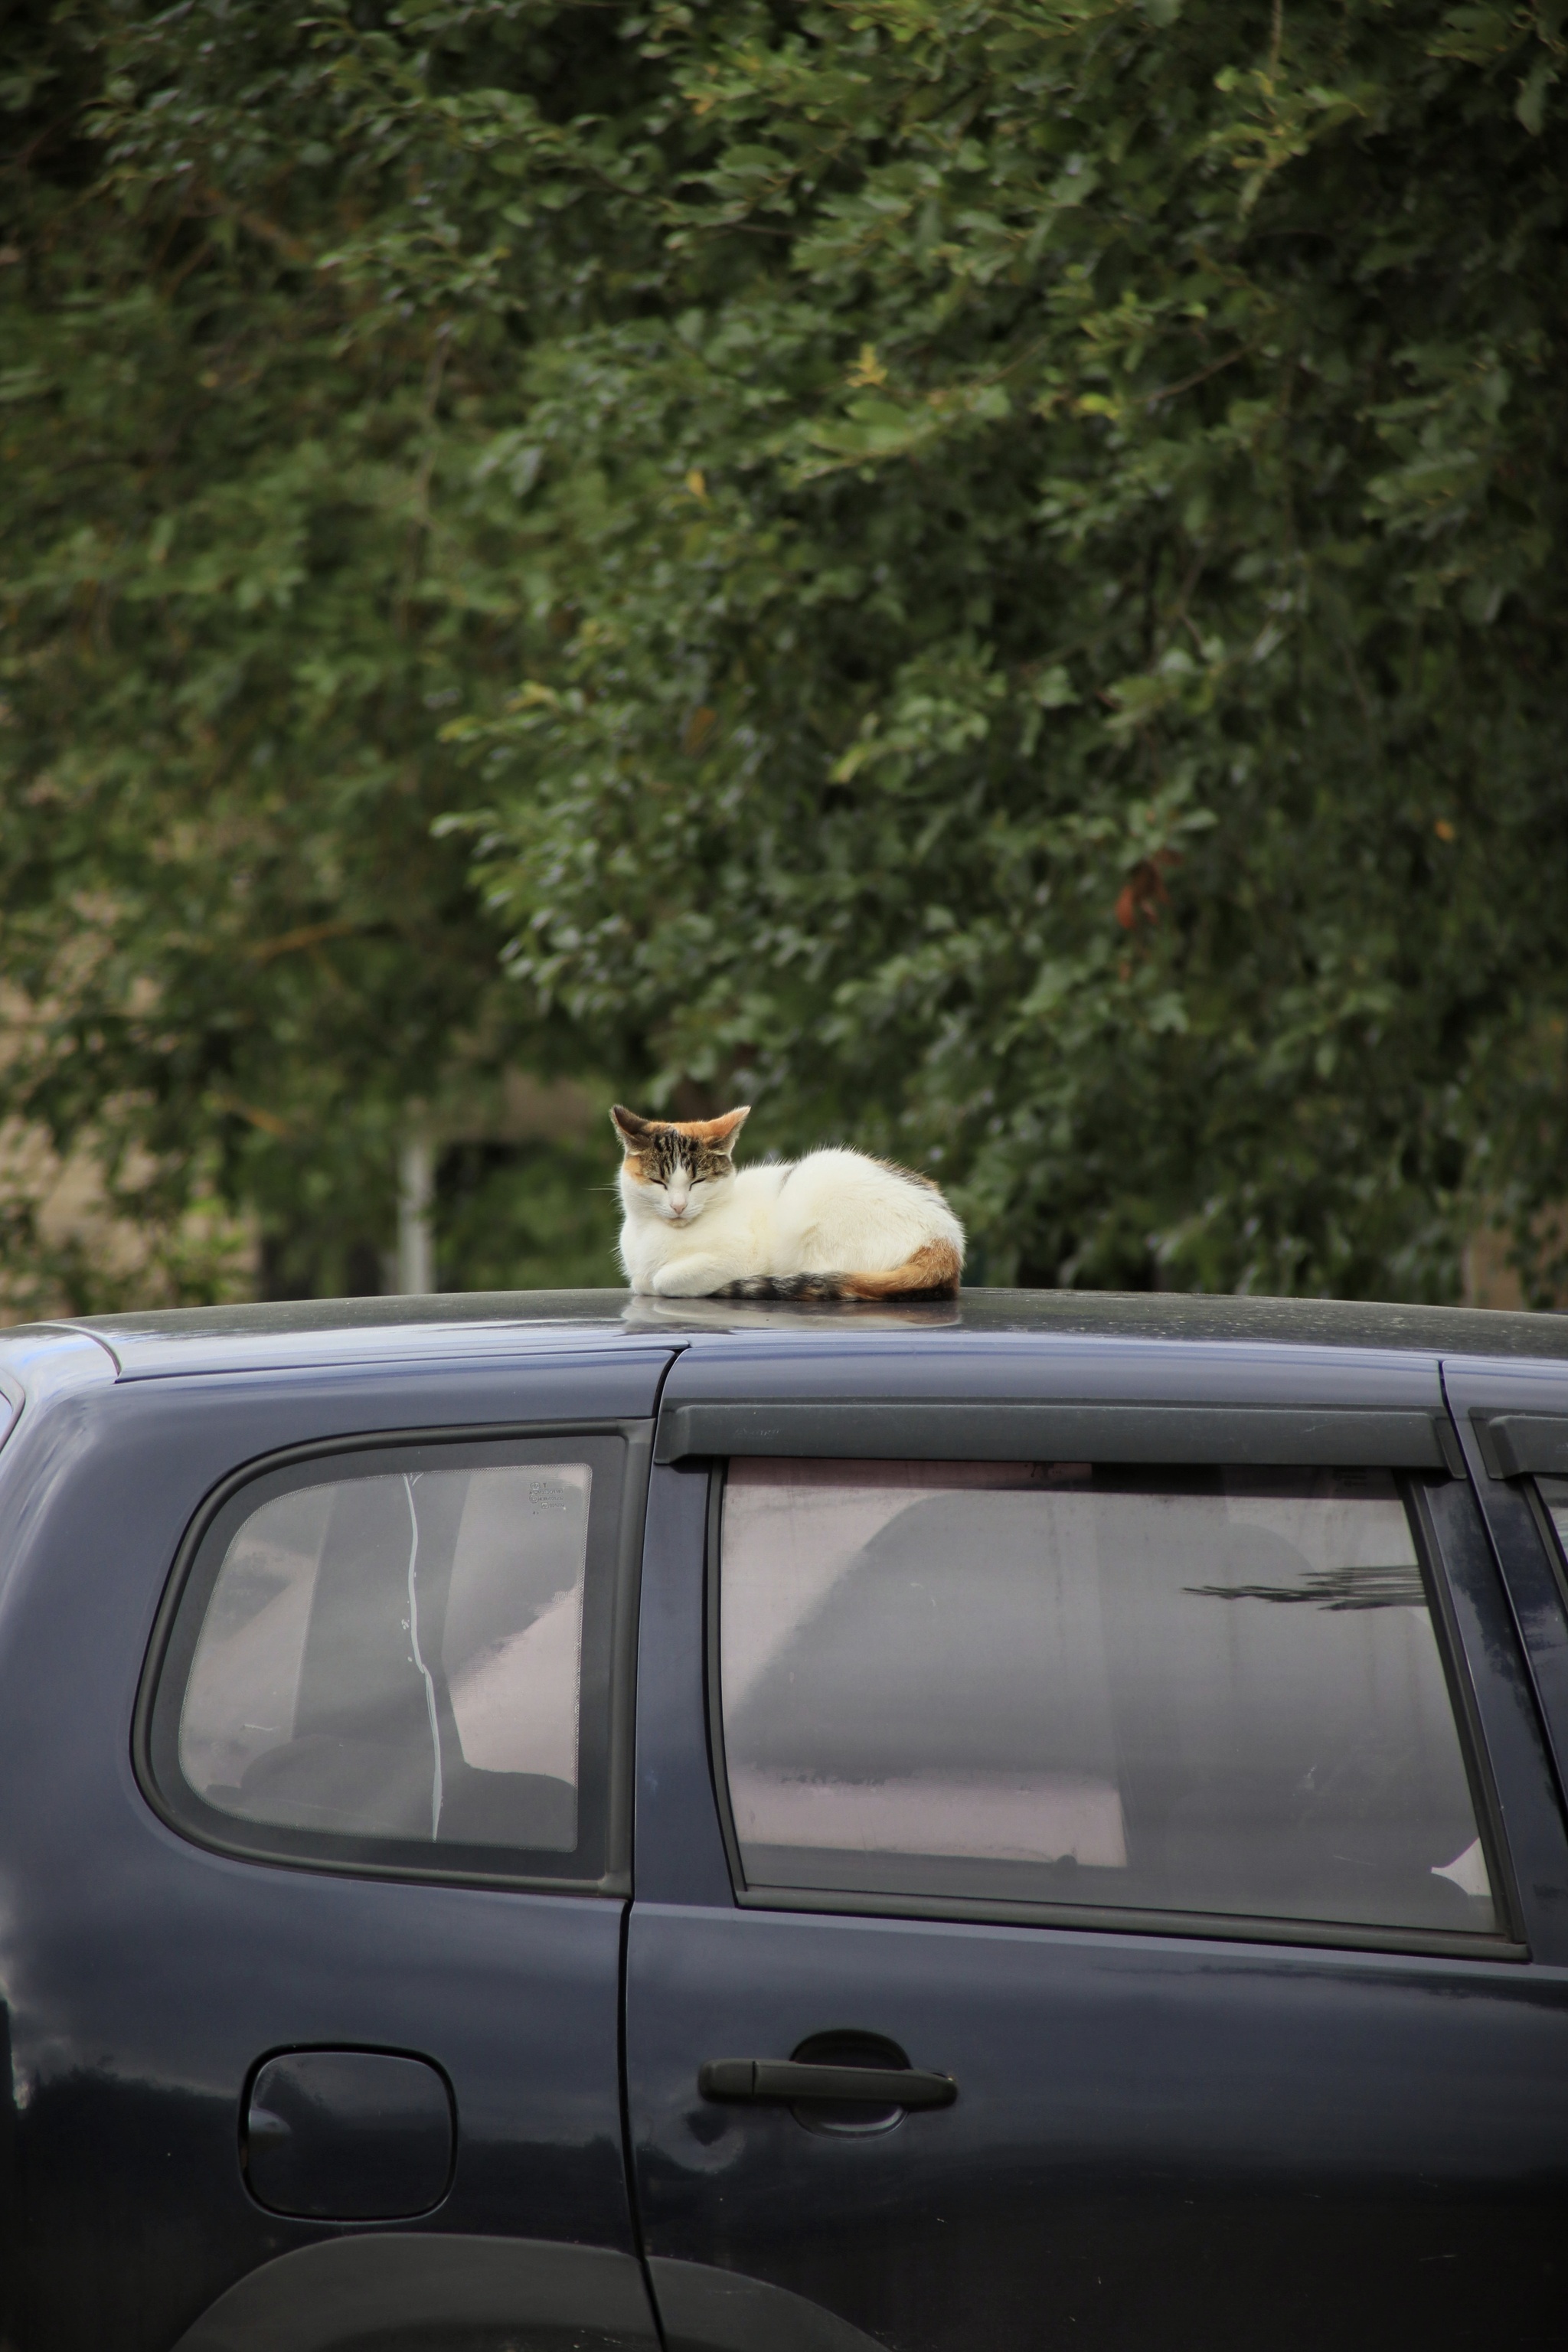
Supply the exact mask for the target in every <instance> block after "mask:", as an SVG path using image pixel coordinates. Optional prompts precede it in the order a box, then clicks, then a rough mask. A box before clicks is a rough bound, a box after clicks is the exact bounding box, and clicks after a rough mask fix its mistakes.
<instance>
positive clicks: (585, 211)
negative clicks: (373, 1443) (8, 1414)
mask: <svg viewBox="0 0 1568 2352" xmlns="http://www.w3.org/2000/svg"><path fill="white" fill-rule="evenodd" d="M1565 24H1568V19H1565V18H1564V16H1563V10H1562V7H1561V6H1560V5H1556V0H1552V5H1538V6H1537V5H1520V6H1517V7H1510V8H1508V9H1490V8H1486V7H1477V6H1466V7H1446V6H1444V5H1437V0H1396V5H1392V6H1391V5H1386V0H1289V5H1283V0H1259V5H1249V0H1225V5H1219V0H1186V5H1183V0H1140V5H1133V0H1016V5H984V0H963V5H959V4H958V0H856V4H855V5H835V0H819V5H764V4H763V0H710V5H705V6H701V7H695V6H685V5H648V6H643V7H637V6H628V7H625V8H621V7H616V6H613V5H536V0H403V5H371V0H351V4H350V5H344V4H343V0H317V5H313V6H312V7H311V8H310V9H309V10H306V9H304V8H302V7H296V6H293V5H287V0H265V5H263V0H188V5H182V6H179V7H176V8H173V9H164V8H161V7H157V6H153V5H146V6H143V5H137V0H20V5H12V6H10V7H9V8H8V9H7V10H6V11H5V16H4V33H3V37H0V113H3V122H0V130H3V134H4V150H5V163H4V173H3V178H0V501H3V507H0V512H3V519H4V530H3V533H0V796H3V816H4V824H3V828H0V891H3V899H0V1317H3V1318H5V1319H9V1320H13V1321H14V1320H17V1319H20V1318H25V1317H29V1316H34V1315H39V1314H49V1313H56V1312H62V1311H68V1310H69V1311H85V1310H91V1309H111V1308H117V1307H130V1306H136V1305H150V1304H180V1303H186V1302H196V1301H203V1300H220V1299H228V1298H238V1297H272V1298H284V1297H310V1296H327V1295H337V1294H342V1293H359V1294H363V1293H368V1292H373V1291H377V1290H395V1289H427V1288H432V1287H439V1288H451V1289H463V1288H477V1287H486V1288H488V1287H494V1286H513V1285H516V1286H525V1287H526V1286H558V1285H563V1284H575V1283H608V1282H614V1281H616V1279H617V1278H618V1277H617V1275H616V1268H615V1265H614V1260H613V1255H612V1252H613V1243H614V1235H615V1229H616V1202H615V1198H614V1194H613V1191H612V1189H611V1187H612V1185H613V1180H614V1174H615V1168H616V1150H615V1147H614V1142H613V1139H612V1137H611V1135H610V1131H609V1128H608V1125H607V1123H606V1120H605V1110H606V1108H607V1106H608V1103H609V1102H610V1100H611V1099H613V1098H616V1097H619V1098H621V1099H623V1100H627V1101H631V1102H633V1103H635V1104H636V1105H637V1106H638V1107H639V1108H643V1109H645V1110H662V1111H665V1112H668V1114H670V1115H673V1116H693V1115H702V1114H705V1113H708V1112H710V1111H712V1110H715V1109H719V1108H725V1107H727V1106H728V1105H729V1104H731V1103H732V1102H736V1101H751V1102H752V1103H754V1105H755V1106H756V1108H755V1112H754V1115H753V1118H752V1122H751V1124H750V1126H749V1128H748V1130H747V1143H748V1146H749V1147H750V1148H751V1149H752V1150H753V1151H762V1150H769V1149H774V1150H781V1151H786V1152H787V1151H790V1150H796V1149H799V1148H801V1147H803V1146H805V1145H808V1144H810V1143H812V1142H816V1141H822V1140H827V1139H837V1140H845V1141H851V1142H855V1143H858V1144H862V1145H864V1146H866V1147H867V1148H868V1149H871V1150H877V1151H880V1152H889V1153H891V1154H893V1155H894V1156H896V1157H897V1158H899V1159H900V1160H904V1161H906V1162H909V1163H910V1164H911V1165H914V1166H917V1167H921V1168H924V1169H926V1170H928V1171H930V1172H931V1174H932V1175H934V1176H936V1177H937V1178H938V1179H939V1180H940V1181H942V1183H943V1184H944V1186H946V1187H947V1188H948V1189H949V1190H950V1192H952V1197H953V1199H954V1202H955V1203H956V1205H957V1206H958V1207H959V1208H960V1210H961V1212H962V1213H963V1216H964V1218H965V1220H966V1222H967V1223H968V1225H969V1227H970V1230H971V1233H972V1235H973V1258H972V1262H971V1268H970V1272H971V1276H972V1278H973V1279H976V1280H979V1281H982V1282H993V1283H994V1282H1023V1283H1028V1284H1044V1285H1067V1286H1073V1285H1078V1286H1098V1287H1104V1286H1116V1287H1132V1288H1148V1287H1171V1288H1205V1289H1215V1290H1253V1291H1261V1292H1272V1293H1292V1292H1299V1293H1312V1294H1338V1295H1342V1296H1350V1297H1364V1296H1376V1297H1393V1298H1408V1299H1434V1300H1436V1299H1453V1298H1460V1297H1465V1298H1469V1299H1472V1300H1475V1301H1478V1302H1479V1303H1482V1304H1506V1303H1509V1302H1510V1301H1513V1302H1517V1301H1519V1300H1521V1299H1523V1300H1526V1301H1528V1302H1530V1303H1531V1304H1535V1305H1542V1306H1550V1305H1555V1304H1559V1303H1568V1214H1565V1213H1564V1208H1563V1203H1564V1202H1568V1093H1565V1085H1564V1081H1565V1077H1568V1067H1565V1055H1568V952H1565V950H1564V944H1563V940H1564V910H1565V908H1568V723H1565V722H1568V666H1565V661H1564V651H1563V648H1564V644H1565V637H1564V626H1565V623H1568V572H1565V555H1564V537H1563V492H1564V482H1565V478H1568V476H1565V464H1564V459H1565V436H1568V406H1565V404H1564V403H1563V396H1562V386H1563V382H1564V381H1565V380H1568V371H1565V364H1564V362H1565V359H1568V353H1565V352H1564V349H1563V344H1564V340H1565V337H1568V237H1565V236H1564V226H1565V222H1564V211H1565V206H1568V136H1565V132H1564V122H1565V120H1568V115H1565V106H1568V79H1564V76H1565V72H1568V31H1565V29H1564V28H1565Z"/></svg>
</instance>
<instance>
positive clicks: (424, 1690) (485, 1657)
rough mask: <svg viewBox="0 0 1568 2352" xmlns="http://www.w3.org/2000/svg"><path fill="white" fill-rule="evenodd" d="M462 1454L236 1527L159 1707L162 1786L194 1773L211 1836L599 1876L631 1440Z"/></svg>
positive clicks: (268, 1494)
mask: <svg viewBox="0 0 1568 2352" xmlns="http://www.w3.org/2000/svg"><path fill="white" fill-rule="evenodd" d="M453 1451H455V1450H454V1449H437V1448H426V1449H423V1450H422V1451H421V1452H420V1453H418V1454H407V1455H406V1456H397V1455H391V1454H380V1455H371V1456H368V1457H366V1456H363V1455H361V1456H358V1457H356V1458H355V1459H354V1460H353V1461H352V1462H342V1461H340V1462H339V1463H331V1462H330V1461H329V1462H325V1463H323V1462H321V1461H317V1462H315V1463H313V1464H311V1465H308V1466H307V1467H303V1468H301V1469H300V1470H299V1471H296V1472H294V1473H291V1474H290V1473H287V1472H285V1473H281V1474H273V1475H271V1476H269V1477H268V1478H264V1479H263V1480H261V1481H259V1482H258V1483H257V1484H256V1485H254V1486H252V1487H250V1488H248V1489H246V1490H242V1493H241V1496H239V1497H238V1498H237V1499H236V1500H235V1501H233V1502H231V1503H230V1504H229V1506H228V1507H227V1508H226V1511H225V1512H224V1513H223V1514H221V1515H220V1518H219V1521H218V1523H216V1525H215V1527H214V1528H213V1529H212V1530H211V1532H210V1534H209V1536H208V1538H207V1540H206V1542H205V1544H204V1546H203V1547H202V1550H201V1553H200V1555H199V1557H198V1561H197V1568H196V1572H195V1575H194V1576H193V1578H192V1580H191V1584H190V1587H189V1589H188V1591H187V1593H186V1596H185V1601H184V1606H183V1607H182V1609H181V1612H180V1620H179V1623H178V1625H177V1629H176V1630H177V1634H179V1633H183V1635H184V1642H183V1645H182V1643H181V1641H180V1640H179V1639H178V1638H177V1639H176V1641H175V1643H174V1644H173V1647H172V1653H171V1657H170V1660H169V1662H168V1664H167V1665H166V1667H165V1674H164V1683H163V1686H162V1687H161V1690H160V1699H159V1706H158V1710H157V1713H158V1715H159V1716H160V1717H161V1719H162V1746H163V1750H164V1755H165V1758H166V1759H167V1760H166V1761H165V1763H164V1765H163V1769H161V1770H160V1771H159V1772H158V1778H159V1780H160V1784H161V1785H163V1786H164V1787H165V1789H166V1787H167V1782H168V1780H169V1770H168V1765H169V1764H170V1763H172V1764H173V1766H174V1774H175V1776H176V1778H177V1782H178V1786H179V1789H180V1790H182V1791H183V1792H184V1795H185V1796H186V1797H187V1798H188V1799H190V1800H194V1801H195V1808H196V1811H197V1815H198V1819H199V1822H200V1825H201V1826H202V1827H205V1828H207V1829H209V1830H210V1829H213V1828H214V1827H215V1826H216V1828H217V1829H218V1831H219V1833H220V1836H221V1831H222V1827H223V1825H224V1824H231V1825H233V1827H234V1829H235V1830H236V1831H237V1832H238V1831H240V1830H241V1829H242V1828H243V1830H244V1831H246V1832H249V1833H251V1834H252V1835H254V1833H257V1832H259V1833H260V1834H261V1837H262V1842H263V1843H264V1844H265V1843H268V1842H269V1841H275V1840H281V1841H282V1850H283V1851H286V1852H289V1853H294V1852H310V1851H315V1852H318V1853H321V1855H322V1856H323V1858H324V1857H326V1856H329V1855H342V1856H343V1857H345V1858H349V1859H353V1858H354V1857H356V1856H357V1857H361V1858H371V1859H374V1858H375V1856H376V1854H377V1853H384V1854H386V1855H390V1854H392V1853H401V1854H403V1855H405V1857H407V1858H408V1859H409V1860H411V1861H413V1862H415V1863H416V1864H417V1863H423V1864H431V1865H434V1866H436V1867H437V1868H438V1867H440V1865H441V1864H442V1863H443V1862H445V1861H447V1859H457V1860H461V1858H462V1857H464V1856H465V1855H466V1856H468V1857H470V1858H471V1857H475V1856H477V1857H479V1858H480V1859H481V1860H482V1859H483V1857H484V1856H486V1855H487V1854H488V1855H489V1856H490V1858H491V1859H492V1860H493V1859H494V1858H495V1855H496V1853H497V1852H498V1851H500V1852H504V1853H510V1854H514V1855H515V1854H523V1855H527V1856H529V1857H531V1867H534V1868H542V1869H544V1870H546V1871H547V1872H548V1871H551V1870H552V1869H554V1868H555V1867H557V1866H559V1867H561V1868H563V1869H564V1870H565V1871H566V1872H567V1874H576V1872H577V1868H578V1867H579V1866H581V1867H586V1866H587V1865H588V1864H589V1863H590V1861H591V1860H592V1859H593V1854H594V1850H595V1848H596V1847H598V1846H600V1845H602V1831H603V1823H602V1820H598V1821H595V1819H592V1818H585V1814H586V1815H587V1816H593V1815H595V1814H597V1815H602V1811H603V1807H602V1803H601V1802H599V1801H598V1796H599V1795H602V1790H601V1791H599V1792H597V1793H595V1790H593V1789H592V1788H590V1787H589V1786H588V1785H587V1783H591V1782H594V1781H595V1780H599V1781H601V1782H602V1779H603V1769H602V1762H603V1747H604V1738H605V1725H604V1720H603V1718H604V1703H605V1680H606V1675H605V1666H606V1661H605V1635H606V1630H607V1620H606V1607H607V1601H608V1595H607V1593H606V1592H605V1591H604V1590H603V1587H604V1583H605V1577H604V1573H603V1571H604V1569H605V1565H606V1561H605V1558H604V1555H605V1553H606V1549H613V1538H614V1527H613V1517H614V1500H615V1498H614V1495H613V1493H612V1495H611V1496H609V1497H606V1496H603V1495H601V1494H600V1492H599V1489H600V1488H601V1486H604V1485H605V1483H606V1482H607V1484H608V1486H610V1488H611V1489H612V1490H614V1489H616V1488H618V1486H619V1462H618V1455H619V1451H620V1449H619V1445H618V1442H616V1441H614V1440H610V1441H606V1440H604V1439H598V1438H595V1439H588V1440H584V1441H583V1442H582V1450H581V1458H578V1449H577V1448H576V1447H575V1446H574V1445H572V1444H567V1445H565V1446H563V1448H562V1451H561V1454H560V1458H557V1459H540V1458H532V1457H530V1458H524V1459H510V1460H509V1459H507V1458H505V1457H504V1455H503V1456H501V1457H500V1458H496V1456H495V1455H493V1454H492V1455H491V1456H489V1458H486V1456H485V1454H484V1453H483V1451H482V1450H480V1451H476V1450H475V1449H472V1448H469V1449H468V1450H467V1453H466V1454H464V1455H459V1456H458V1458H455V1459H454V1458H450V1455H451V1454H452V1452H453ZM444 1452H445V1453H446V1454H447V1457H448V1458H445V1459H444V1458H443V1453H444ZM595 1455H596V1456H597V1457H598V1459H597V1461H596V1462H595V1459H593V1458H590V1457H592V1456H595ZM607 1457H613V1458H607ZM606 1474H607V1479H606ZM606 1505H607V1507H608V1510H609V1515H610V1517H611V1521H612V1524H611V1526H610V1527H609V1528H608V1530H607V1531H606V1529H605V1526H604V1522H605V1517H606ZM606 1532H607V1535H608V1539H609V1540H608V1545H607V1544H606ZM596 1556H597V1558H596ZM182 1646H183V1650H184V1656H183V1658H182V1657H180V1656H179V1655H177V1653H179V1652H180V1651H181V1649H182ZM182 1665H183V1669H184V1670H183V1673H181V1671H180V1669H181V1667H182ZM176 1684H177V1685H178V1686H177V1687H174V1685H176ZM158 1744H159V1742H158V1739H157V1738H156V1736H155V1739H154V1745H155V1747H156V1746H157V1745H158ZM170 1751H172V1754H171V1753H170Z"/></svg>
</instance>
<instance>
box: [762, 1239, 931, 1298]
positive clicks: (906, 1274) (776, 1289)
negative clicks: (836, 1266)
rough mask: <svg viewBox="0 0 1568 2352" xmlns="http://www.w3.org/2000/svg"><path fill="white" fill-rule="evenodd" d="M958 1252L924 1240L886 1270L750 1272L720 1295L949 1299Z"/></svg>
mask: <svg viewBox="0 0 1568 2352" xmlns="http://www.w3.org/2000/svg"><path fill="white" fill-rule="evenodd" d="M962 1269H963V1252H962V1251H961V1250H960V1249H959V1248H958V1247H957V1245H956V1244H954V1243H952V1242H950V1241H936V1242H925V1243H923V1244H921V1247H920V1248H919V1249H918V1250H916V1252H915V1254H914V1255H913V1256H912V1257H907V1258H906V1259H905V1260H904V1262H903V1264H902V1265H895V1266H889V1269H888V1271H887V1273H886V1274H786V1275H781V1276H777V1277H776V1278H775V1277H774V1276H772V1275H766V1274H762V1275H753V1276H751V1277H750V1278H749V1279H748V1280H747V1281H744V1282H731V1284H730V1285H729V1286H728V1288H727V1289H724V1290H722V1291H721V1292H720V1294H719V1296H720V1297H721V1298H951V1297H953V1296H954V1295H955V1294H956V1292H957V1289H958V1277H959V1274H960V1272H961V1271H962Z"/></svg>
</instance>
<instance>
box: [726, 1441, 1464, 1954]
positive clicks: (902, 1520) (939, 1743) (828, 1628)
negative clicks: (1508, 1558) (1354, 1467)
mask: <svg viewBox="0 0 1568 2352" xmlns="http://www.w3.org/2000/svg"><path fill="white" fill-rule="evenodd" d="M720 1651H721V1703H722V1718H723V1729H724V1747H725V1756H726V1767H727V1771H728V1776H729V1793H730V1800H731V1811H732V1816H733V1820H734V1823H735V1829H736V1834H737V1838H738V1842H739V1844H740V1849H741V1855H742V1866H743V1869H744V1871H745V1874H746V1877H747V1879H748V1882H749V1883H750V1884H752V1885H757V1886H770V1885H771V1886H776V1887H780V1888H788V1887H816V1888H821V1889H824V1890H834V1891H859V1892H864V1893H867V1894H871V1895H921V1896H925V1897H932V1896H934V1897H939V1898H940V1897H943V1896H954V1897H958V1896H967V1897H979V1898H988V1899H993V1900H1005V1901H1011V1902H1055V1903H1062V1902H1065V1903H1073V1904H1089V1905H1094V1906H1118V1907H1121V1906H1126V1907H1128V1908H1132V1909H1141V1910H1149V1909H1153V1910H1165V1911H1180V1912H1186V1913H1192V1912H1202V1913H1217V1914H1224V1915H1232V1916H1237V1915H1245V1916H1256V1917H1259V1918H1273V1919H1292V1918H1293V1919H1301V1920H1312V1921H1323V1922H1339V1923H1342V1924H1346V1925H1358V1926H1365V1927H1396V1928H1398V1927H1406V1928H1408V1927H1415V1928H1447V1929H1458V1930H1460V1931H1465V1930H1469V1931H1473V1932H1483V1931H1487V1930H1490V1929H1492V1928H1494V1927H1495V1926H1496V1914H1495V1911H1494V1906H1493V1903H1492V1897H1491V1889H1490V1885H1489V1877H1488V1872H1487V1865H1486V1861H1485V1857H1484V1854H1483V1852H1482V1848H1481V1844H1480V1842H1479V1836H1478V1832H1477V1824H1476V1818H1475V1811H1474V1807H1473V1803H1472V1800H1471V1796H1470V1790H1469V1786H1468V1778H1467V1774H1466V1771H1465V1767H1464V1762H1463V1758H1462V1754H1461V1750H1460V1747H1459V1741H1458V1733H1457V1730H1456V1727H1455V1723H1454V1717H1453V1711H1452V1707H1451V1705H1450V1701H1449V1696H1448V1692H1447V1683H1446V1679H1445V1676H1444V1673H1443V1667H1442V1663H1441V1660H1440V1657H1439V1654H1438V1649H1437V1644H1436V1637H1435V1634H1434V1632H1433V1627H1432V1622H1431V1618H1430V1615H1429V1613H1428V1609H1427V1602H1426V1591H1425V1589H1424V1586H1423V1581H1422V1576H1421V1570H1420V1568H1419V1565H1418V1562H1417V1557H1416V1553H1415V1547H1414V1544H1413V1541H1412V1538H1411V1532H1410V1527H1409V1523H1408V1521H1407V1518H1406V1516H1405V1507H1404V1505H1403V1504H1402V1502H1401V1500H1400V1498H1399V1495H1398V1492H1397V1490H1396V1488H1395V1486H1394V1482H1393V1480H1392V1479H1391V1478H1390V1477H1388V1476H1387V1475H1384V1473H1381V1472H1351V1473H1333V1474H1330V1473H1316V1472H1313V1473H1305V1474H1298V1473H1290V1474H1283V1475H1279V1474H1273V1473H1265V1474H1258V1473H1234V1472H1226V1473H1220V1472H1213V1473H1197V1474H1194V1475H1189V1476H1183V1475H1180V1474H1173V1475H1160V1476H1157V1477H1149V1476H1142V1475H1137V1474H1133V1475H1126V1474H1119V1473H1113V1472H1108V1471H1103V1470H1101V1471H1095V1470H1091V1469H1090V1468H1089V1465H1081V1464H1079V1465H1075V1464H1065V1465H976V1464H901V1463H840V1462H789V1461H753V1462H736V1463H733V1464H731V1468H730V1473H729V1477H728V1481H727V1484H726V1487H725V1496H724V1512H723V1526H722V1558H721V1601H720Z"/></svg>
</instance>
